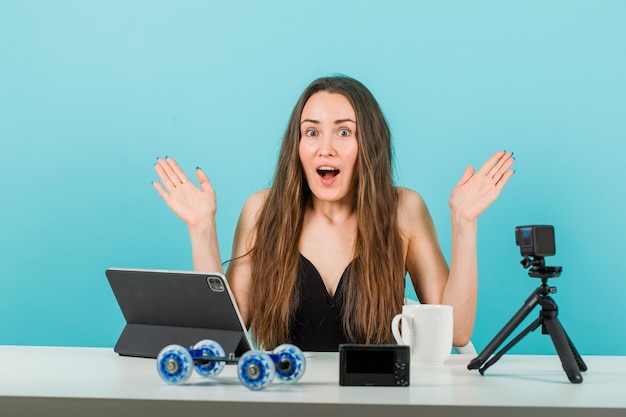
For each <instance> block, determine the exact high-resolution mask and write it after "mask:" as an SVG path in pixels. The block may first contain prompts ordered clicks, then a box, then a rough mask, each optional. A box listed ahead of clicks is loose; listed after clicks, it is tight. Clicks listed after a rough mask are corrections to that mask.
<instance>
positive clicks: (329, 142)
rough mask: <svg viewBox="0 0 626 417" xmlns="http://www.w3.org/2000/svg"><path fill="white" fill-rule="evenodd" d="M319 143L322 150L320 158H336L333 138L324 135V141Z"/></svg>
mask: <svg viewBox="0 0 626 417" xmlns="http://www.w3.org/2000/svg"><path fill="white" fill-rule="evenodd" d="M319 143H320V149H319V155H320V156H335V155H336V151H335V147H334V143H333V139H332V137H331V136H329V135H324V137H323V138H322V140H320V142H319Z"/></svg>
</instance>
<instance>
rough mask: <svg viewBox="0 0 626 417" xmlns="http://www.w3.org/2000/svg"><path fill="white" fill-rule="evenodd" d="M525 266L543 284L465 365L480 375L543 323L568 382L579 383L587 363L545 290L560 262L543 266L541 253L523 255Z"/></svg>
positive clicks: (551, 291) (552, 290)
mask: <svg viewBox="0 0 626 417" xmlns="http://www.w3.org/2000/svg"><path fill="white" fill-rule="evenodd" d="M522 265H523V266H524V268H528V267H529V266H532V268H531V269H530V271H529V272H528V275H529V276H531V277H534V278H541V282H542V284H541V285H540V286H539V288H537V289H536V290H535V291H533V293H532V294H531V295H530V297H528V299H527V300H526V301H525V302H524V305H523V306H522V308H521V309H520V310H519V311H518V312H517V313H515V315H514V316H513V318H511V320H509V322H508V323H507V324H506V325H505V326H504V327H503V328H502V330H500V332H499V333H498V334H497V335H496V337H494V338H493V340H492V341H491V342H489V344H488V345H487V346H486V347H485V349H484V350H483V351H482V352H480V354H479V355H478V356H477V357H476V358H474V359H472V361H471V362H470V363H469V365H467V369H470V370H471V369H478V371H479V372H480V374H481V375H483V374H484V373H485V371H486V370H487V368H489V367H490V366H491V365H493V364H494V363H496V362H497V361H498V359H500V358H501V357H502V356H503V355H504V354H505V353H506V352H507V351H509V349H511V348H512V347H513V346H514V345H515V344H516V343H517V342H519V341H520V340H521V339H522V338H523V337H524V336H526V335H527V334H528V333H530V332H532V331H534V330H536V329H537V328H538V327H539V326H542V330H541V333H543V334H549V335H550V337H551V338H552V343H553V344H554V347H555V348H556V352H557V353H558V355H559V358H560V359H561V364H562V365H563V370H564V371H565V373H566V374H567V377H568V378H569V380H570V382H572V383H574V384H579V383H581V382H583V377H582V376H581V374H580V373H581V372H585V371H586V370H587V365H585V362H583V360H582V358H581V356H580V354H579V353H578V351H577V350H576V347H575V346H574V344H573V343H572V341H571V339H570V338H569V336H568V335H567V333H565V330H564V329H563V326H561V323H560V322H559V319H558V318H557V312H558V307H557V305H556V303H555V302H554V300H553V299H552V297H550V296H549V295H548V294H554V293H556V287H550V286H548V278H552V277H558V276H559V275H560V274H561V267H560V266H556V267H554V266H548V267H546V266H545V263H544V259H543V257H541V256H537V257H535V258H534V259H533V260H531V259H529V258H527V257H526V258H524V259H523V260H522ZM537 304H539V305H541V311H540V312H539V318H537V320H535V321H533V322H532V323H531V324H530V325H529V326H528V327H527V328H525V329H524V330H523V331H522V332H521V333H520V334H519V335H517V336H516V337H515V338H514V339H513V340H511V341H510V342H509V343H508V344H507V345H506V346H505V347H504V348H502V350H500V351H499V352H498V353H496V354H495V355H494V356H493V357H492V358H491V359H489V361H488V362H486V363H485V361H486V360H487V359H488V358H489V357H490V356H491V354H492V353H493V352H494V351H495V350H496V349H497V348H498V347H499V346H500V345H501V344H502V342H504V341H505V340H506V339H507V338H508V337H509V336H510V335H511V333H512V332H513V330H515V328H516V327H517V326H518V325H519V324H520V323H521V322H522V320H524V319H525V318H526V316H528V314H529V313H530V311H531V310H532V309H533V308H534V307H535V306H536V305H537Z"/></svg>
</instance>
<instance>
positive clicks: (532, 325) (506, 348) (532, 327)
mask: <svg viewBox="0 0 626 417" xmlns="http://www.w3.org/2000/svg"><path fill="white" fill-rule="evenodd" d="M542 321H543V320H542V318H541V317H539V318H538V319H536V320H535V321H533V322H532V323H530V325H529V326H528V327H526V328H525V329H524V330H522V331H521V332H520V334H518V335H517V336H515V338H514V339H513V340H511V341H510V342H509V343H507V345H506V346H504V347H503V348H502V349H501V350H500V351H499V352H498V353H496V354H495V355H493V357H492V358H491V359H489V361H487V363H485V364H484V365H483V367H482V368H480V369H479V370H478V372H480V374H481V375H484V374H485V371H486V370H487V368H489V367H490V366H491V365H493V364H494V363H496V362H497V361H498V360H499V359H500V358H501V357H502V356H504V354H505V353H506V352H508V351H509V350H510V349H511V348H512V347H513V346H515V344H516V343H517V342H519V341H520V340H522V338H523V337H524V336H526V335H527V334H528V333H530V332H533V331H535V330H536V329H537V327H539V326H540V325H541V322H542Z"/></svg>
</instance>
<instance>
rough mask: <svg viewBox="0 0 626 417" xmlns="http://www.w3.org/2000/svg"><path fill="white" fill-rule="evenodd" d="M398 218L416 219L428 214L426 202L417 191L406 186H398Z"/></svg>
mask: <svg viewBox="0 0 626 417" xmlns="http://www.w3.org/2000/svg"><path fill="white" fill-rule="evenodd" d="M397 191H398V218H399V220H400V221H402V220H413V221H414V220H416V217H417V218H419V217H423V216H424V215H428V209H427V207H426V203H425V202H424V199H423V198H422V196H421V195H419V194H418V193H417V192H416V191H413V190H411V189H410V188H406V187H398V188H397Z"/></svg>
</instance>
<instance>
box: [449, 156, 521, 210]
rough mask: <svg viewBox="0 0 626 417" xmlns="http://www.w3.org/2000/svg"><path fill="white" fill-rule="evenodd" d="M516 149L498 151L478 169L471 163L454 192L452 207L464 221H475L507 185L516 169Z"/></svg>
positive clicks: (451, 199) (450, 203) (451, 196)
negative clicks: (475, 170)
mask: <svg viewBox="0 0 626 417" xmlns="http://www.w3.org/2000/svg"><path fill="white" fill-rule="evenodd" d="M514 161H515V158H513V153H512V152H504V151H498V152H496V153H495V154H494V155H493V156H492V157H491V158H489V159H488V160H487V162H485V164H484V165H483V166H482V167H481V168H480V169H479V170H478V172H474V168H473V167H471V166H469V167H467V168H466V169H465V172H464V173H463V177H462V178H461V180H460V181H459V182H458V183H457V184H456V186H455V187H454V189H453V190H452V193H451V194H450V200H449V201H448V204H449V205H450V210H451V212H452V214H453V215H455V216H457V217H460V218H462V219H464V220H468V221H475V220H477V219H478V216H480V214H481V213H482V212H484V211H485V210H486V209H487V208H488V207H489V206H490V205H491V203H493V202H494V201H495V200H496V198H498V195H500V191H502V188H504V186H505V185H506V183H507V181H508V180H509V178H511V175H513V172H514V171H513V170H511V169H510V168H511V165H513V162H514Z"/></svg>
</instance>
